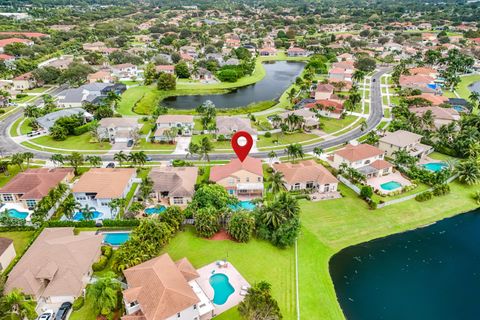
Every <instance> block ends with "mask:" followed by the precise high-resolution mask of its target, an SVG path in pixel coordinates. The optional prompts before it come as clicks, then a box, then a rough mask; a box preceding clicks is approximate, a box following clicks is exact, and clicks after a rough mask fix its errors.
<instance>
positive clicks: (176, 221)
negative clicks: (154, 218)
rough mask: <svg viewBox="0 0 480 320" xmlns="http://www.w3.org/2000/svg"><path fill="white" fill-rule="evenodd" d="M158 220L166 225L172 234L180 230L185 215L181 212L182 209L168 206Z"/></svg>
mask: <svg viewBox="0 0 480 320" xmlns="http://www.w3.org/2000/svg"><path fill="white" fill-rule="evenodd" d="M159 219H160V221H162V222H165V223H166V224H168V225H169V226H170V227H171V228H172V230H173V232H177V231H178V230H180V227H181V226H182V223H183V221H184V220H185V215H184V214H183V212H182V209H180V207H178V206H170V207H168V208H167V210H165V211H164V212H162V214H161V215H159Z"/></svg>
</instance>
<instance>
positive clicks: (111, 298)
mask: <svg viewBox="0 0 480 320" xmlns="http://www.w3.org/2000/svg"><path fill="white" fill-rule="evenodd" d="M120 289H121V286H120V282H119V281H118V280H117V279H116V278H115V274H114V273H113V272H108V273H106V274H105V275H104V276H103V277H102V278H99V279H97V281H95V282H94V283H92V284H91V285H89V286H88V288H87V297H89V298H90V301H92V302H93V309H94V310H95V312H96V313H97V315H103V316H107V315H110V314H111V313H112V312H113V311H114V310H115V309H116V308H117V305H118V297H119V292H120Z"/></svg>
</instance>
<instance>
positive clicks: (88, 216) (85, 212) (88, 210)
mask: <svg viewBox="0 0 480 320" xmlns="http://www.w3.org/2000/svg"><path fill="white" fill-rule="evenodd" d="M77 209H78V211H80V212H81V213H82V216H83V219H84V220H92V219H93V215H94V212H95V208H94V207H90V206H89V205H88V204H86V205H85V206H83V207H80V206H77Z"/></svg>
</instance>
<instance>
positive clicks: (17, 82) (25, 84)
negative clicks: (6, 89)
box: [13, 72, 39, 91]
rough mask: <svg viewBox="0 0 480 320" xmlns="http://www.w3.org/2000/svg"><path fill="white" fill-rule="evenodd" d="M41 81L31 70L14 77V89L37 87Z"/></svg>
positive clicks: (21, 89)
mask: <svg viewBox="0 0 480 320" xmlns="http://www.w3.org/2000/svg"><path fill="white" fill-rule="evenodd" d="M37 85H39V83H38V82H37V81H36V80H35V78H34V76H33V74H32V73H31V72H27V73H24V74H21V75H19V76H18V77H15V78H13V89H14V90H16V91H23V90H29V89H33V88H35V87H36V86H37Z"/></svg>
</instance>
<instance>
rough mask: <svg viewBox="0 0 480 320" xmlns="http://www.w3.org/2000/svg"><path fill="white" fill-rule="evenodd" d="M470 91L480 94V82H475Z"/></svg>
mask: <svg viewBox="0 0 480 320" xmlns="http://www.w3.org/2000/svg"><path fill="white" fill-rule="evenodd" d="M469 89H470V91H475V92H478V93H480V81H478V82H475V83H472V84H471V85H470V86H469Z"/></svg>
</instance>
